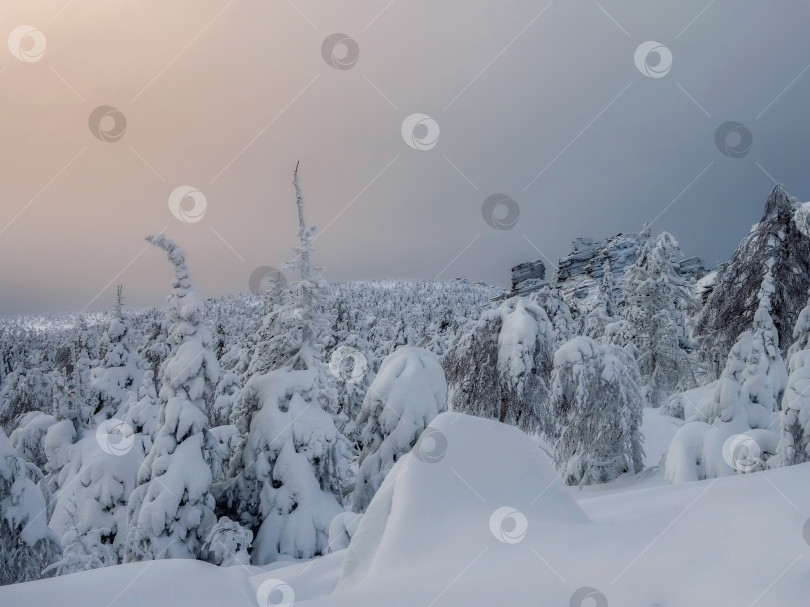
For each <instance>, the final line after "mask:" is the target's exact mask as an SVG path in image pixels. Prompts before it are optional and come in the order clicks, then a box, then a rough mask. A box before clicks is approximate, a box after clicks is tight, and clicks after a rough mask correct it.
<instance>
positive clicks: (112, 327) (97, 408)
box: [90, 286, 142, 423]
mask: <svg viewBox="0 0 810 607" xmlns="http://www.w3.org/2000/svg"><path fill="white" fill-rule="evenodd" d="M131 333H132V330H131V328H130V323H129V318H128V316H127V315H126V314H125V312H124V309H123V295H122V289H121V287H120V286H119V287H118V298H117V300H116V305H115V310H114V312H113V317H112V319H111V320H110V324H109V326H108V327H107V330H106V331H105V332H104V336H105V337H106V338H107V339H106V341H107V344H108V345H107V347H106V352H105V354H104V358H103V359H102V361H101V364H100V365H99V366H97V367H95V368H93V369H92V370H91V372H90V393H91V398H90V402H91V403H92V407H93V417H94V418H95V421H96V423H101V422H103V421H104V420H107V419H110V418H112V417H115V416H116V415H117V414H118V412H119V409H121V406H122V405H123V404H124V403H125V402H126V401H127V399H128V396H129V393H130V392H132V391H136V390H137V389H138V386H139V384H140V379H141V375H142V372H141V371H140V369H139V364H138V358H137V355H136V353H134V352H133V351H132V350H133V346H132V339H131Z"/></svg>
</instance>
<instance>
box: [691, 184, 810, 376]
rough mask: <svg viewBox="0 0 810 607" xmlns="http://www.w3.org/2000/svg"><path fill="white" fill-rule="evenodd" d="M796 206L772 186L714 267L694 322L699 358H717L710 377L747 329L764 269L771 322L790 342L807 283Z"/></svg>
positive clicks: (806, 241) (806, 252) (805, 247)
mask: <svg viewBox="0 0 810 607" xmlns="http://www.w3.org/2000/svg"><path fill="white" fill-rule="evenodd" d="M799 208H800V204H799V201H798V200H797V199H796V198H795V197H793V196H791V195H790V194H788V193H787V192H786V191H785V188H784V187H783V186H782V185H777V186H776V187H775V188H774V189H773V191H772V192H771V194H770V196H769V197H768V200H767V202H766V204H765V210H764V212H763V214H762V218H761V219H760V220H759V222H758V223H756V224H755V225H754V226H753V227H752V228H751V231H750V232H749V233H748V235H747V236H746V237H745V238H744V239H743V240H742V241H741V242H740V244H739V245H738V246H737V249H736V250H735V251H734V254H733V255H732V257H731V260H730V261H728V262H727V263H724V264H723V265H721V266H720V268H718V270H717V274H716V278H715V280H714V281H713V284H712V285H711V291H710V292H709V293H708V294H707V298H706V302H705V304H704V306H703V307H702V310H701V312H700V314H699V317H698V320H697V323H696V332H697V334H698V335H699V338H700V341H701V356H702V358H703V359H704V361H706V362H708V363H711V362H712V361H713V360H714V359H715V358H718V359H719V361H718V362H719V365H718V368H717V369H715V370H714V376H713V377H712V379H713V378H714V377H717V376H719V374H720V372H721V371H722V361H723V360H724V357H725V356H727V354H728V352H729V351H730V350H731V347H732V346H733V345H734V343H735V341H736V340H737V337H738V336H739V335H740V334H741V333H743V332H744V331H746V330H749V329H750V328H751V325H752V322H753V320H754V315H755V313H756V310H757V308H758V307H759V301H758V298H757V290H758V289H759V286H760V283H761V282H762V279H763V277H764V276H765V273H766V271H768V270H769V269H770V272H771V275H772V276H773V282H774V287H775V291H774V293H773V294H772V296H771V300H772V317H773V323H774V326H775V327H776V330H777V331H778V333H779V339H780V343H782V344H783V347H786V346H787V344H788V343H790V338H791V335H792V331H793V327H794V325H795V323H796V319H797V317H798V315H799V312H800V311H801V309H802V308H803V307H804V304H805V301H806V299H807V297H806V294H807V290H808V288H810V238H807V236H806V233H805V232H806V226H804V225H802V223H804V221H801V218H802V216H801V215H799V216H797V215H796V212H797V210H799ZM797 219H799V220H800V222H798V223H797ZM767 263H770V268H768V267H767Z"/></svg>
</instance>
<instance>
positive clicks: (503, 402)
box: [498, 393, 509, 424]
mask: <svg viewBox="0 0 810 607" xmlns="http://www.w3.org/2000/svg"><path fill="white" fill-rule="evenodd" d="M508 410H509V405H508V401H507V399H506V393H501V414H500V416H498V421H499V422H501V423H502V424H503V423H506V413H507V411H508Z"/></svg>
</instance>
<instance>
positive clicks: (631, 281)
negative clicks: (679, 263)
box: [623, 226, 695, 407]
mask: <svg viewBox="0 0 810 607" xmlns="http://www.w3.org/2000/svg"><path fill="white" fill-rule="evenodd" d="M645 234H647V236H645V237H643V238H642V244H641V246H640V247H639V256H638V259H637V260H636V263H635V264H633V265H632V266H629V267H628V268H627V269H626V270H625V279H624V285H623V288H624V310H623V320H624V323H623V328H624V330H625V335H624V341H625V343H626V344H627V345H628V347H629V348H630V349H631V350H632V351H633V352H634V353H635V357H636V362H637V363H638V367H639V370H640V372H641V379H642V383H643V386H642V392H643V394H644V396H645V398H646V401H647V403H648V404H649V405H650V406H654V407H658V406H660V405H661V404H663V402H664V401H665V400H666V399H667V398H668V397H669V396H670V395H672V394H673V393H674V392H677V391H681V390H685V389H689V388H692V387H694V386H695V384H694V374H693V370H692V363H691V360H690V358H689V355H688V353H687V352H686V351H685V350H684V349H683V347H682V346H683V342H684V340H685V337H686V329H685V310H686V308H687V307H688V303H689V299H690V297H691V295H690V291H689V288H688V285H687V284H686V281H685V280H684V279H683V278H682V277H681V276H680V275H679V274H678V273H677V272H676V271H675V268H674V267H673V265H672V259H673V257H674V255H675V254H676V253H677V252H678V250H679V249H678V243H677V241H676V240H675V239H674V238H673V237H672V235H671V234H669V233H667V232H662V233H661V234H660V235H659V236H658V238H656V240H655V243H654V244H650V242H649V238H648V235H649V227H648V226H645V228H644V230H642V236H643V235H645Z"/></svg>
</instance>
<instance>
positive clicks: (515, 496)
mask: <svg viewBox="0 0 810 607" xmlns="http://www.w3.org/2000/svg"><path fill="white" fill-rule="evenodd" d="M425 437H428V438H427V439H426V438H425ZM503 507H507V508H510V512H512V513H513V516H512V517H511V518H510V517H508V516H507V517H506V518H504V519H503V520H497V519H498V518H499V517H502V516H503V515H502V514H498V515H495V513H496V512H498V510H499V509H500V508H503ZM493 516H496V519H493V520H491V517H493ZM523 521H525V522H526V524H528V527H527V529H526V535H527V540H528V539H531V540H532V541H531V542H529V541H527V546H526V547H524V550H521V552H523V553H524V556H531V554H532V553H531V552H530V551H529V548H528V545H530V544H533V543H535V542H537V545H538V546H540V545H542V535H540V533H541V532H540V530H539V529H535V528H534V523H541V524H543V525H548V524H550V523H552V522H556V523H564V524H581V523H585V522H587V518H586V517H585V515H584V514H583V513H582V511H581V510H580V509H579V507H578V506H577V504H576V502H575V501H574V500H573V499H572V498H571V496H570V495H568V494H567V493H566V492H565V491H564V490H563V488H562V484H561V483H560V482H559V476H558V475H557V472H556V470H555V469H554V466H553V464H552V463H551V461H550V460H549V458H548V456H546V454H545V453H543V452H542V451H541V450H540V449H539V448H538V447H537V446H536V445H535V444H534V443H533V442H532V440H531V439H530V438H529V437H528V436H527V435H526V434H524V433H523V432H521V431H519V430H517V429H515V428H513V427H511V426H507V425H504V424H500V423H498V422H494V421H490V420H484V419H480V418H476V417H471V416H466V415H462V414H458V413H444V414H442V415H440V416H439V417H437V418H436V419H435V420H434V421H433V422H432V423H431V424H430V426H429V427H428V428H427V429H426V430H425V433H424V434H423V438H422V439H421V440H420V442H419V443H418V444H417V445H416V446H415V447H414V449H413V451H411V453H410V456H409V457H405V458H403V459H401V460H400V461H399V462H398V463H397V464H396V465H395V466H394V468H393V469H392V470H391V472H389V474H388V476H387V477H386V480H385V482H384V483H383V484H382V486H381V487H380V490H379V491H378V492H377V495H376V496H375V497H374V499H373V500H372V502H371V504H370V505H369V508H368V510H367V511H366V514H365V516H364V517H363V520H362V521H361V522H360V525H359V527H358V529H357V531H356V533H355V535H354V538H353V539H352V543H351V545H350V546H349V549H348V553H347V555H346V563H345V567H344V570H343V574H342V576H341V579H340V582H339V583H338V586H337V594H345V593H347V592H350V591H353V590H355V591H357V590H362V589H364V588H368V587H370V586H374V585H377V584H379V583H380V579H381V578H390V576H391V574H392V573H393V574H394V577H396V578H400V575H401V574H402V573H404V572H405V571H407V572H408V574H407V576H406V577H411V576H413V575H418V576H420V579H426V578H427V577H430V572H431V570H432V569H434V568H435V566H436V563H434V562H433V559H431V558H429V555H430V554H431V553H433V552H434V551H438V552H441V554H442V556H441V559H442V561H443V562H446V563H456V564H457V566H459V565H460V566H461V567H463V565H464V564H466V563H469V562H470V560H471V559H472V558H473V557H474V556H475V553H476V552H480V551H481V550H484V549H487V550H491V551H492V553H493V554H492V558H497V556H495V555H497V554H499V553H501V554H502V555H503V556H505V555H506V554H507V551H505V550H504V548H506V547H508V546H509V545H508V544H507V543H506V542H504V541H502V540H501V539H499V537H496V535H498V536H499V535H500V534H501V533H503V534H509V533H510V532H516V531H519V530H520V528H521V523H522V522H523ZM493 525H494V526H495V529H494V531H493V530H492V529H491V527H492V526H493ZM513 554H514V553H513ZM532 558H533V559H536V557H532ZM498 569H500V566H499V567H498ZM401 581H403V580H402V579H399V581H398V582H397V584H399V583H400V582H401ZM392 583H393V580H392ZM421 596H423V594H422V591H418V592H416V594H414V595H413V598H414V603H413V604H416V603H418V602H419V601H420V599H418V598H417V597H421ZM428 602H429V600H428ZM484 603H486V601H484Z"/></svg>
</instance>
